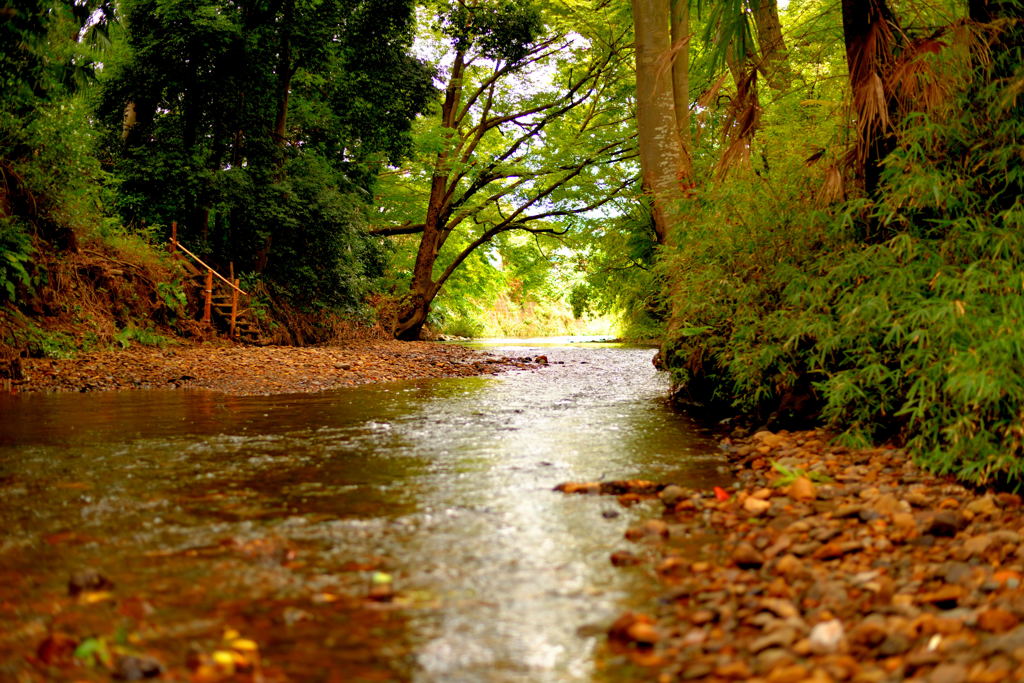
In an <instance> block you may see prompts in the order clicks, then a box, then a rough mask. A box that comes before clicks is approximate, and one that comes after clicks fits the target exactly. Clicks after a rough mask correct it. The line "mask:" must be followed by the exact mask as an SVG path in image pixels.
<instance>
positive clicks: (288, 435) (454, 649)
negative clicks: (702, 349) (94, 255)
mask: <svg viewBox="0 0 1024 683" xmlns="http://www.w3.org/2000/svg"><path fill="white" fill-rule="evenodd" d="M489 349H490V350H494V351H496V352H498V353H501V354H504V355H508V356H512V357H516V356H519V357H523V358H531V359H534V358H536V357H537V356H538V355H543V356H545V357H546V361H547V362H546V364H542V365H539V366H537V367H534V368H533V369H528V370H520V371H515V372H512V373H509V374H506V375H501V376H498V377H487V378H458V379H440V380H420V381H409V382H394V383H386V384H376V385H369V386H364V387H361V388H353V389H342V390H333V391H324V392H320V393H315V394H285V395H274V396H244V397H242V396H229V395H224V394H217V393H212V392H205V391H191V390H177V391H132V392H103V393H95V394H88V395H75V394H36V395H25V396H18V397H3V398H2V399H0V415H2V420H0V525H2V526H3V528H4V529H5V534H4V535H3V538H2V540H0V579H2V580H0V621H2V622H4V623H6V624H9V625H10V627H9V628H7V629H5V632H4V633H3V634H2V635H0V678H7V677H15V678H16V677H17V676H19V675H26V676H28V675H30V674H31V675H40V676H43V677H47V676H56V675H57V673H60V672H66V671H69V670H72V669H73V670H74V671H75V675H76V676H78V677H83V676H84V677H85V678H86V679H88V678H89V676H96V680H105V679H106V678H104V676H108V675H109V674H108V673H107V672H106V671H105V669H104V666H105V665H104V664H103V663H102V662H97V663H96V664H95V667H94V668H93V669H88V668H87V667H85V666H84V665H83V663H82V661H81V657H79V658H75V657H74V656H73V655H72V656H71V657H70V658H69V657H67V656H65V654H66V653H65V654H61V653H58V654H54V655H52V656H51V653H50V652H49V651H46V652H43V649H45V648H42V647H41V646H42V644H44V643H48V642H51V641H52V640H53V638H54V635H53V634H55V633H56V634H59V635H61V636H66V637H67V639H68V642H71V643H75V644H77V645H80V644H81V643H82V642H84V641H85V640H87V639H90V638H92V639H94V640H103V641H104V642H105V643H110V644H112V646H113V645H114V644H118V643H120V645H117V646H116V647H113V649H114V650H116V651H119V652H121V654H122V655H124V654H126V653H131V652H137V653H138V654H139V655H140V656H145V657H150V658H152V659H153V660H155V661H158V662H159V663H160V665H161V666H162V667H164V669H165V671H166V672H168V673H170V674H175V673H177V674H178V675H182V676H185V675H188V674H189V672H190V671H191V672H192V673H193V674H194V673H195V671H196V670H197V667H200V666H205V665H206V664H208V663H209V662H210V661H213V659H215V657H214V654H215V653H216V652H218V651H224V650H225V649H228V650H230V648H231V642H232V639H235V640H237V639H238V638H241V639H244V640H245V641H251V643H252V645H253V646H255V647H258V652H259V655H258V658H255V660H254V661H255V662H256V663H255V666H256V667H258V668H259V670H260V673H261V675H262V676H263V677H264V679H265V680H417V681H531V682H533V681H538V682H544V681H594V680H617V679H621V677H622V676H623V675H625V674H624V670H623V669H622V668H621V667H623V666H626V665H625V663H623V662H619V661H618V660H616V659H615V658H614V657H610V656H609V655H607V653H606V652H605V650H604V648H603V645H602V644H603V641H604V638H603V634H604V632H605V630H606V628H607V626H608V624H609V623H610V621H611V620H612V619H614V618H615V616H617V615H618V614H620V613H621V612H622V611H623V610H624V609H628V608H629V607H630V606H632V605H638V604H644V603H645V602H647V601H649V600H650V599H651V598H652V594H651V590H652V588H651V582H650V581H649V578H648V577H646V576H645V575H643V574H642V573H640V572H631V571H623V570H621V569H616V568H614V567H612V566H611V564H610V563H609V559H608V558H609V555H610V553H611V552H613V551H615V550H617V549H621V548H623V547H628V546H629V544H628V542H626V541H625V540H624V539H623V532H624V530H625V529H626V527H627V526H628V525H629V524H630V522H631V521H634V520H636V519H638V518H639V517H640V516H642V515H644V510H643V509H642V507H641V508H629V509H627V508H621V507H619V506H618V505H617V504H616V503H615V501H614V500H613V499H609V498H601V497H596V496H563V495H561V494H559V493H556V492H553V491H552V488H553V487H554V486H555V485H556V484H558V483H559V482H563V481H580V480H591V481H592V480H601V479H628V478H643V479H651V480H656V481H662V482H676V483H679V484H682V485H685V486H689V487H693V488H697V489H705V490H706V489H709V488H711V487H712V486H715V485H718V484H723V483H726V482H727V481H728V480H729V476H730V475H729V474H728V473H727V469H726V468H725V467H724V461H723V460H722V458H721V456H720V455H719V454H718V452H717V449H716V446H715V440H714V439H713V437H712V436H711V435H710V434H708V433H706V432H704V431H702V429H701V428H700V427H699V426H698V425H697V424H695V423H693V422H692V421H691V420H689V419H688V418H687V417H685V416H683V415H680V414H679V413H677V412H675V411H673V410H672V408H671V407H670V406H669V405H668V404H667V402H666V400H665V397H666V394H667V386H666V382H667V379H666V378H665V377H664V376H663V375H662V374H659V373H657V372H656V371H655V369H654V368H653V366H652V365H651V357H652V355H653V353H654V352H653V350H652V349H649V348H629V347H626V346H622V345H616V344H601V345H595V344H588V345H580V344H570V343H565V342H564V341H563V342H561V343H559V344H555V345H522V344H511V343H501V344H496V345H492V346H491V347H489ZM651 504H653V503H648V505H651ZM648 514H649V513H648ZM83 571H85V572H92V573H94V574H98V575H99V576H100V577H102V579H103V581H101V582H99V583H98V584H97V585H96V586H93V587H91V588H90V589H89V590H86V591H84V592H83V591H79V590H76V589H72V592H76V593H78V594H77V595H75V596H71V595H69V587H68V583H69V579H70V578H71V577H73V576H76V574H77V575H78V576H81V573H82V572H83ZM104 582H105V583H109V584H110V585H105V583H104ZM83 596H85V598H83ZM90 596H91V597H90ZM247 645H248V643H247ZM44 655H46V656H44ZM62 657H63V658H62ZM239 657H242V655H241V654H239ZM197 662H198V663H197ZM204 663H206V664H204ZM211 666H212V665H211ZM240 666H242V668H245V667H246V666H248V667H249V669H250V670H251V669H252V666H253V664H252V662H248V663H245V662H240ZM55 672H57V673H55Z"/></svg>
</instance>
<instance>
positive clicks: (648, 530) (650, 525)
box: [626, 519, 668, 541]
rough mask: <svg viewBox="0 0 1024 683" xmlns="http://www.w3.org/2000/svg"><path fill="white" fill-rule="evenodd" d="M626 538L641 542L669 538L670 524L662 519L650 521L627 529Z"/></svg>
mask: <svg viewBox="0 0 1024 683" xmlns="http://www.w3.org/2000/svg"><path fill="white" fill-rule="evenodd" d="M626 538H627V539H629V540H630V541H639V540H640V539H643V538H668V524H666V523H665V522H664V521H662V520H660V519H648V520H647V521H646V522H644V523H643V524H638V525H636V526H631V527H629V528H628V529H626Z"/></svg>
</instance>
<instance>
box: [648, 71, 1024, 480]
mask: <svg viewBox="0 0 1024 683" xmlns="http://www.w3.org/2000/svg"><path fill="white" fill-rule="evenodd" d="M1005 94H1006V84H1005V81H1002V80H1000V79H991V80H990V72H987V71H985V70H983V69H979V71H978V73H977V74H976V75H975V80H974V82H973V84H972V85H971V86H970V87H969V88H965V89H964V90H963V91H962V92H961V93H960V95H959V96H958V97H953V98H951V99H950V100H949V101H948V102H947V105H948V106H946V107H943V108H933V109H931V110H927V111H922V112H918V113H916V114H914V115H912V116H911V117H909V118H908V119H907V120H906V121H904V122H903V123H902V124H901V126H900V127H899V129H898V131H897V145H896V149H895V151H894V152H893V153H891V154H890V156H889V157H888V158H887V160H886V166H885V173H884V176H883V182H882V186H881V188H880V191H879V193H878V197H877V200H876V201H875V202H874V203H869V202H867V201H865V200H861V199H852V200H850V201H848V202H846V203H845V204H843V205H841V206H839V207H838V210H836V211H834V212H832V213H825V212H823V211H820V210H815V209H812V208H810V207H809V203H810V202H809V201H808V200H809V199H811V198H810V197H806V196H801V191H800V189H799V185H790V186H789V187H788V189H787V190H786V191H785V192H779V187H772V188H770V191H767V192H758V196H759V197H760V200H759V201H758V202H757V203H756V206H750V205H746V206H743V205H741V204H740V203H739V202H737V201H730V202H728V203H726V204H725V206H727V207H728V208H727V209H726V213H728V217H727V218H726V219H725V220H722V219H721V218H719V219H716V218H715V216H716V215H720V212H708V213H705V214H704V217H703V219H702V220H701V222H700V223H699V225H698V226H696V227H695V229H694V230H693V231H691V232H690V233H689V234H687V235H686V237H685V238H684V239H683V241H682V243H681V244H680V245H679V250H678V252H675V253H673V254H672V256H671V258H670V259H669V260H668V273H669V277H670V279H671V283H672V294H671V296H672V301H673V319H672V323H671V331H670V336H669V339H668V342H667V344H666V352H667V357H668V363H669V365H670V366H671V368H672V372H673V379H674V382H675V384H676V386H677V388H678V391H679V393H680V396H681V397H688V398H690V399H692V400H697V401H700V402H703V403H711V404H718V405H723V406H729V407H731V408H732V409H736V410H740V411H744V412H753V413H760V415H761V416H762V418H767V417H769V416H771V415H774V416H777V417H783V416H784V415H783V413H785V412H786V411H788V410H792V411H793V412H797V413H802V414H803V415H802V416H804V417H808V416H814V415H819V416H820V417H821V418H822V419H823V420H824V421H825V422H826V423H827V424H829V425H830V426H832V427H833V428H836V429H838V430H841V431H842V432H843V435H844V438H845V440H846V442H847V443H850V444H855V445H865V444H867V443H869V442H871V441H877V440H879V439H885V438H896V439H898V440H900V441H902V442H903V443H905V444H906V446H907V447H908V448H909V450H910V451H911V452H912V453H913V454H914V455H915V456H916V457H917V458H918V459H919V460H920V461H921V462H922V463H923V464H925V465H926V466H928V467H929V468H931V469H933V470H935V471H938V472H946V473H955V474H957V475H958V476H960V477H962V478H964V479H966V480H967V481H970V482H974V483H978V484H982V483H989V482H993V481H997V480H1004V481H1010V482H1013V483H1015V484H1016V485H1020V484H1021V483H1022V482H1024V417H1022V416H1024V332H1022V330H1024V327H1022V326H1021V322H1022V321H1024V276H1022V275H1021V273H1024V231H1022V230H1021V228H1022V227H1024V199H1022V196H1024V192H1022V190H1024V158H1022V157H1021V156H1020V154H1019V153H1018V152H1019V149H1020V147H1019V140H1021V139H1024V116H1021V114H1022V111H1021V107H1020V106H1019V105H1015V104H1014V103H1013V102H1012V101H1010V102H1009V103H1008V102H1007V99H1006V97H1005ZM774 168H775V165H774V164H773V169H774ZM789 172H790V173H794V174H797V175H799V173H800V171H799V170H797V169H796V168H795V167H793V168H791V169H790V171H789ZM799 182H800V181H798V183H799ZM767 183H769V181H767V180H766V179H764V178H761V177H756V178H755V177H747V178H746V179H744V180H739V179H734V180H733V181H731V182H730V183H728V184H727V186H725V187H720V188H717V189H716V190H715V191H714V194H709V195H708V197H707V199H708V201H709V202H713V205H714V206H716V207H719V208H721V207H722V206H723V205H722V203H721V202H722V200H723V199H728V197H729V196H730V192H731V191H737V190H738V191H739V192H740V193H741V194H742V193H747V194H748V195H749V194H750V193H751V192H752V191H753V188H755V187H757V186H759V185H766V184H767ZM766 189H769V188H768V187H766ZM867 224H871V225H873V226H875V227H874V230H875V234H882V235H884V236H885V239H884V240H882V241H880V242H878V243H871V244H866V243H864V241H863V239H862V235H864V234H865V230H864V228H863V226H865V225H867Z"/></svg>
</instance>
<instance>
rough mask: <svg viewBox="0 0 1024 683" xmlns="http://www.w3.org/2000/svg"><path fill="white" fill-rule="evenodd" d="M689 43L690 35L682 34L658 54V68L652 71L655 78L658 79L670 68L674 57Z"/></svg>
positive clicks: (674, 59)
mask: <svg viewBox="0 0 1024 683" xmlns="http://www.w3.org/2000/svg"><path fill="white" fill-rule="evenodd" d="M689 45H690V36H683V37H682V38H680V39H679V40H677V41H676V42H674V43H672V45H671V46H670V47H669V49H668V50H666V51H665V52H663V53H661V55H659V56H658V62H657V65H658V68H657V69H656V70H655V72H654V78H655V80H660V79H661V77H662V76H664V75H665V74H667V73H668V72H669V71H671V70H672V65H673V64H674V63H675V61H676V57H678V56H679V53H680V52H681V51H682V50H685V49H686V48H687V47H688V46H689Z"/></svg>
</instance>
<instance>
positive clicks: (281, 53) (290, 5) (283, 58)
mask: <svg viewBox="0 0 1024 683" xmlns="http://www.w3.org/2000/svg"><path fill="white" fill-rule="evenodd" d="M294 14H295V0H287V1H286V2H285V3H284V4H283V5H282V16H281V39H280V44H279V45H278V53H277V116H276V117H275V120H274V140H275V142H276V143H277V145H278V147H279V148H283V147H284V144H285V141H286V139H287V137H288V100H289V97H290V95H291V89H292V75H293V74H294V73H295V71H294V68H293V67H292V24H293V22H294Z"/></svg>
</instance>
